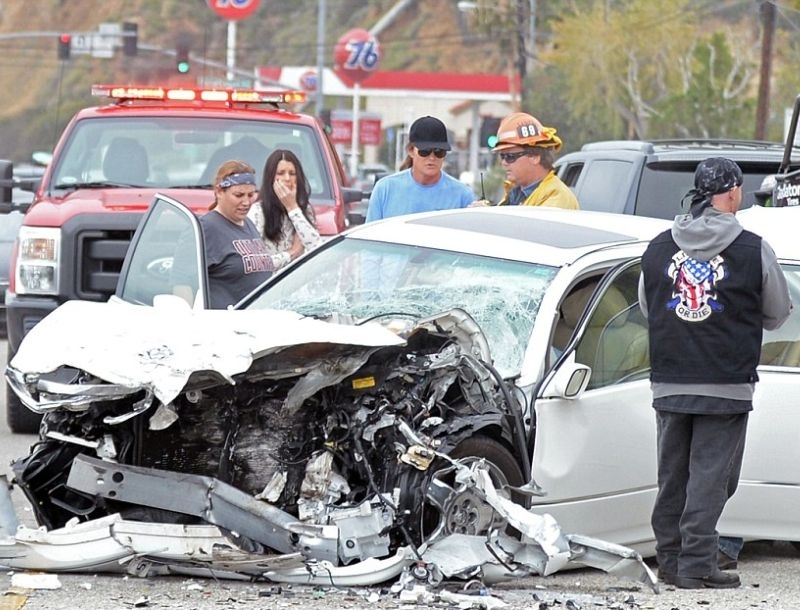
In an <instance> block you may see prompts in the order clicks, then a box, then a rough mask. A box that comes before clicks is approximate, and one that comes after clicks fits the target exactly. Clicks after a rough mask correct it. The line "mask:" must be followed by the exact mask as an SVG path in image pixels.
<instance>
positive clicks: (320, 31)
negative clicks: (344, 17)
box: [316, 0, 325, 116]
mask: <svg viewBox="0 0 800 610" xmlns="http://www.w3.org/2000/svg"><path fill="white" fill-rule="evenodd" d="M317 1H318V4H317V91H316V111H317V116H320V115H321V114H322V109H323V108H324V107H325V93H324V92H323V90H322V75H323V73H324V72H325V0H317Z"/></svg>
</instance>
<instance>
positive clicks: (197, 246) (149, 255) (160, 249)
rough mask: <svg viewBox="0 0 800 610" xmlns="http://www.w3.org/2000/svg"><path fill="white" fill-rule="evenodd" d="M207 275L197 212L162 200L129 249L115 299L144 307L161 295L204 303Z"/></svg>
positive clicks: (152, 208) (157, 202) (157, 199)
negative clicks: (205, 276) (174, 295)
mask: <svg viewBox="0 0 800 610" xmlns="http://www.w3.org/2000/svg"><path fill="white" fill-rule="evenodd" d="M204 272H205V263H204V259H203V236H202V232H201V231H200V225H199V223H198V222H197V219H196V218H195V217H194V214H193V213H192V212H191V211H190V210H188V209H187V208H185V207H184V206H183V205H180V204H177V203H176V202H174V201H171V200H169V199H168V198H166V197H163V196H158V197H156V199H155V200H154V201H153V203H152V204H151V206H150V209H149V211H148V212H147V214H146V215H145V217H144V219H143V221H142V223H141V224H140V226H139V228H138V229H137V231H136V234H135V235H134V238H133V241H132V242H131V245H130V247H129V248H128V253H127V256H126V257H125V262H124V264H123V267H122V273H121V274H120V277H119V283H118V285H117V292H116V295H117V296H118V297H119V298H121V299H123V300H125V301H128V302H130V303H136V304H141V305H152V304H153V299H154V297H155V296H156V295H159V294H176V295H178V296H181V297H183V298H184V299H185V300H186V301H187V302H188V303H189V304H190V305H191V304H193V303H194V302H195V299H197V298H199V302H200V303H204V302H205V301H204V299H205V292H206V291H205V286H206V284H205V281H204Z"/></svg>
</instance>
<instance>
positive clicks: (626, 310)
mask: <svg viewBox="0 0 800 610" xmlns="http://www.w3.org/2000/svg"><path fill="white" fill-rule="evenodd" d="M576 358H577V360H578V361H579V362H582V363H584V364H587V365H589V366H590V367H592V376H591V379H590V380H589V385H588V387H589V388H590V389H591V388H597V387H602V386H606V385H609V384H612V383H617V382H619V381H622V380H623V379H625V378H628V377H630V376H631V375H633V374H635V373H644V372H645V371H647V370H649V368H650V352H649V339H648V335H647V325H646V322H645V320H644V316H643V315H642V313H641V311H640V310H639V303H638V302H637V301H634V302H633V303H630V302H628V299H626V298H625V296H624V295H623V294H622V292H621V291H620V290H619V289H618V288H616V287H614V286H609V287H608V288H607V290H606V291H605V293H604V294H603V296H602V298H601V299H600V302H599V303H598V304H597V308H596V309H595V310H594V312H593V313H592V316H591V318H590V319H589V326H588V328H587V329H586V333H585V334H584V336H583V337H582V338H581V341H580V343H579V344H578V347H577V351H576Z"/></svg>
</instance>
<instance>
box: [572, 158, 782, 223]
mask: <svg viewBox="0 0 800 610" xmlns="http://www.w3.org/2000/svg"><path fill="white" fill-rule="evenodd" d="M737 163H739V166H740V167H741V168H742V172H743V173H744V183H743V184H742V195H743V197H742V209H745V208H749V207H750V206H752V205H754V204H755V203H756V199H755V195H754V194H753V193H754V191H757V190H758V189H759V187H760V186H761V182H762V181H763V180H764V178H765V177H766V176H767V175H769V174H772V173H774V171H776V169H777V168H775V167H773V166H772V165H771V164H768V163H762V164H754V163H745V162H741V161H737ZM696 167H697V162H696V161H692V162H691V163H674V162H670V163H649V164H647V165H646V166H645V167H644V170H643V171H642V180H641V183H640V184H639V189H638V191H637V194H636V214H637V215H639V216H652V217H654V218H665V219H667V220H672V219H673V218H675V216H677V215H678V214H682V213H684V212H686V211H687V210H688V207H686V208H684V207H681V200H682V199H683V197H684V196H685V195H686V193H688V192H689V190H690V189H691V188H692V187H693V186H694V171H695V168H696ZM582 203H583V202H582V201H581V204H582ZM686 205H687V206H688V201H687V202H686Z"/></svg>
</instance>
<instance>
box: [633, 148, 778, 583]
mask: <svg viewBox="0 0 800 610" xmlns="http://www.w3.org/2000/svg"><path fill="white" fill-rule="evenodd" d="M686 197H687V198H690V206H689V213H688V214H684V215H681V216H677V217H676V218H675V221H674V223H673V225H672V228H671V229H669V230H667V231H664V232H663V233H661V234H660V235H658V236H656V237H655V238H654V239H653V240H652V241H651V242H650V245H649V246H648V247H647V250H646V251H645V253H644V255H643V257H642V274H641V278H640V282H639V304H640V307H641V309H642V311H643V313H644V315H645V317H646V318H647V322H648V327H649V338H650V382H651V388H652V392H653V408H654V409H655V411H656V432H657V457H658V492H657V494H656V500H655V505H654V507H653V513H652V517H651V524H652V526H653V532H654V533H655V537H656V558H657V560H658V574H659V578H661V580H663V581H664V582H667V583H669V584H673V585H675V586H677V587H679V588H682V589H700V588H704V587H708V588H720V589H721V588H731V587H738V586H739V585H740V581H739V576H738V575H737V574H736V573H735V572H730V571H724V570H723V569H721V567H720V561H719V560H720V558H719V557H718V550H717V549H718V543H719V536H718V533H717V530H716V527H717V521H718V520H719V517H720V515H721V514H722V510H723V508H724V507H725V503H726V502H727V501H728V498H730V497H731V496H732V495H733V493H734V492H735V491H736V487H737V485H738V483H739V472H740V469H741V465H742V455H743V452H744V444H745V433H746V429H747V418H748V415H749V413H750V411H751V410H752V409H753V391H754V389H755V383H756V381H757V380H758V375H757V373H756V367H757V366H758V362H759V358H760V354H761V339H762V331H763V329H767V330H772V329H775V328H778V327H779V326H780V325H781V324H783V323H784V322H785V321H786V319H787V318H788V317H789V314H790V312H791V307H792V304H791V300H790V298H789V291H788V288H787V285H786V279H785V278H784V276H783V272H782V271H781V268H780V265H778V261H777V259H776V257H775V252H774V251H773V250H772V248H771V247H770V246H769V244H767V242H766V241H764V240H763V239H761V237H759V236H758V235H756V234H755V233H751V232H750V231H746V230H744V228H743V227H742V226H741V225H740V224H739V221H738V220H736V216H735V214H736V212H737V211H738V210H739V207H740V206H741V204H742V170H741V168H739V166H738V165H737V164H736V163H735V162H733V161H731V160H730V159H726V158H723V157H713V158H710V159H706V160H704V161H702V162H701V163H700V164H699V165H698V166H697V169H696V171H695V175H694V188H693V189H692V190H691V191H689V193H687V195H686ZM722 567H723V568H724V567H726V566H724V565H723V566H722Z"/></svg>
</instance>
